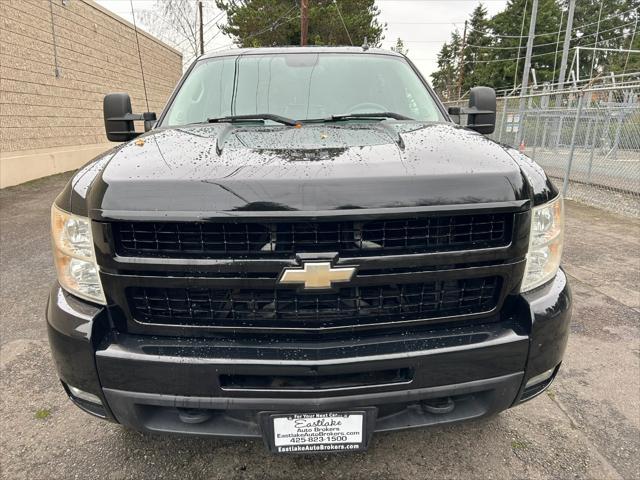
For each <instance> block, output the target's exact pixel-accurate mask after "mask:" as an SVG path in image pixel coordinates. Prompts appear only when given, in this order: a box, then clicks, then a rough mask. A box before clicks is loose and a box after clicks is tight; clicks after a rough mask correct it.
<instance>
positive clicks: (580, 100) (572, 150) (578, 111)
mask: <svg viewBox="0 0 640 480" xmlns="http://www.w3.org/2000/svg"><path fill="white" fill-rule="evenodd" d="M583 99H584V92H580V93H579V94H578V108H577V109H576V119H575V121H574V122H573V131H572V132H571V147H570V148H569V158H568V159H567V171H566V172H565V174H564V182H563V183H562V196H566V195H567V190H568V188H569V175H570V174H571V164H572V163H573V154H574V153H575V150H576V133H577V132H578V124H579V123H580V115H581V114H582V103H583Z"/></svg>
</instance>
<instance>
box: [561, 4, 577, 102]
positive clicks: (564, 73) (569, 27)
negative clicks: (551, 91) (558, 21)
mask: <svg viewBox="0 0 640 480" xmlns="http://www.w3.org/2000/svg"><path fill="white" fill-rule="evenodd" d="M575 9H576V0H569V15H568V17H567V30H566V32H565V34H564V44H563V45H562V59H561V60H560V75H559V76H558V90H562V89H563V88H564V84H565V82H566V81H567V60H568V59H569V44H570V43H571V30H573V14H574V12H575Z"/></svg>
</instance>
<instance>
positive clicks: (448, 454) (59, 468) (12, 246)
mask: <svg viewBox="0 0 640 480" xmlns="http://www.w3.org/2000/svg"><path fill="white" fill-rule="evenodd" d="M69 176H70V175H69V174H64V175H58V176H54V177H49V178H46V179H42V180H38V181H35V182H31V183H28V184H25V185H22V186H18V187H12V188H8V189H4V190H0V402H1V403H0V476H1V478H6V479H21V478H25V479H29V480H36V479H58V478H61V479H62V478H80V479H85V478H106V479H112V480H116V479H129V478H131V479H136V480H141V479H155V478H180V479H192V478H193V479H215V478H220V479H272V478H273V479H278V478H285V479H289V478H290V479H307V478H330V479H352V478H353V479H360V478H362V479H369V480H375V479H385V480H390V479H445V478H446V479H448V478H460V479H475V478H478V479H492V478H495V479H503V478H533V479H543V478H545V479H546V478H553V479H564V478H567V479H568V478H593V479H604V478H607V479H609V478H611V479H618V478H624V479H637V478H640V326H639V322H640V298H639V293H638V292H639V284H640V240H639V238H640V222H638V221H637V220H631V219H629V218H624V217H618V216H615V215H612V214H609V213H605V212H603V211H600V210H596V209H593V208H590V207H585V206H582V205H579V204H576V203H572V202H567V207H568V209H567V215H566V217H567V218H566V222H567V235H566V247H565V255H564V266H565V268H566V270H567V272H568V274H569V276H570V277H571V281H572V287H573V293H574V312H573V321H572V328H571V329H572V334H571V337H570V340H569V346H568V351H567V355H566V358H565V361H564V363H563V366H562V369H561V370H560V373H559V377H558V379H557V380H556V382H555V383H554V384H553V386H552V387H551V389H550V390H549V391H548V392H547V393H545V394H543V395H541V396H540V397H538V398H536V399H535V400H533V401H531V402H529V403H526V404H524V405H522V406H519V407H516V408H513V409H511V410H508V411H506V412H503V413H502V414H500V415H498V416H496V417H493V418H489V419H483V420H477V421H473V422H469V423H463V424H457V425H450V426H443V427H434V428H428V429H416V430H410V431H403V432H396V433H387V434H379V435H375V436H374V439H373V442H372V445H371V446H370V449H369V451H368V452H367V453H358V454H353V453H347V454H330V455H318V456H276V455H273V454H270V453H267V452H266V451H265V448H264V446H263V444H262V443H261V442H260V441H223V440H210V439H193V438H184V437H162V436H150V435H142V434H140V433H137V432H133V431H129V430H126V429H123V428H122V427H120V426H118V425H115V424H111V423H107V422H104V421H101V420H98V419H96V418H93V417H90V416H89V415H87V414H85V413H83V412H81V411H80V410H78V409H77V408H76V407H75V406H73V405H72V404H71V402H70V401H69V400H68V399H67V398H66V396H65V394H64V392H63V390H62V388H61V386H60V384H59V382H58V379H57V377H56V373H55V369H54V366H53V363H52V360H51V355H50V352H49V347H48V344H47V338H46V329H45V319H44V309H45V302H46V297H47V294H48V290H49V286H50V284H51V282H53V281H54V271H53V266H52V261H51V249H50V240H49V209H50V206H51V203H52V201H53V199H54V198H55V196H56V195H57V194H58V192H59V191H60V190H61V189H62V188H63V186H64V184H65V183H66V181H67V179H68V178H69Z"/></svg>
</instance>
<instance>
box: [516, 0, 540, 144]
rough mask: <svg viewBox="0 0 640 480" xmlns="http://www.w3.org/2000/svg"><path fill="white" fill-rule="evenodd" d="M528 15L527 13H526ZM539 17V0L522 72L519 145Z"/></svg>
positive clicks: (532, 11) (530, 27)
mask: <svg viewBox="0 0 640 480" xmlns="http://www.w3.org/2000/svg"><path fill="white" fill-rule="evenodd" d="M525 13H526V12H525ZM537 17H538V0H533V5H531V22H530V23H529V39H528V40H527V54H526V56H525V59H524V71H523V72H522V85H521V87H520V106H519V108H518V116H519V122H518V123H519V125H518V136H517V142H516V143H517V144H518V145H520V144H521V143H522V139H523V137H524V128H523V127H524V121H523V120H524V119H523V118H522V117H523V114H524V95H526V94H527V87H529V73H530V71H531V52H532V51H533V42H534V41H535V37H536V20H537Z"/></svg>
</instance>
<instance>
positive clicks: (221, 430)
mask: <svg viewBox="0 0 640 480" xmlns="http://www.w3.org/2000/svg"><path fill="white" fill-rule="evenodd" d="M570 311H571V295H570V291H569V287H568V285H567V280H566V276H565V274H564V273H563V272H562V271H560V272H559V273H558V275H557V276H556V278H555V280H553V281H552V282H550V283H549V284H547V285H545V286H543V287H540V288H538V289H536V290H535V291H533V292H529V293H527V294H523V295H519V296H517V297H513V298H512V299H511V301H510V302H509V303H508V305H506V306H505V308H503V311H502V312H501V313H500V314H499V317H498V318H492V319H488V320H491V321H487V323H486V324H480V325H478V324H476V325H468V326H451V327H448V328H438V329H436V328H434V327H431V329H430V330H424V331H412V332H411V333H410V334H408V335H407V334H406V333H404V334H397V335H389V334H384V335H382V334H378V335H376V336H370V337H363V336H360V337H354V338H353V339H345V338H339V339H334V340H327V339H323V340H322V341H320V340H317V339H316V340H308V339H306V340H299V339H294V338H292V339H288V340H287V341H283V340H273V339H266V338H260V337H255V338H247V339H241V340H240V339H234V340H230V339H228V338H219V339H216V338H206V339H191V338H173V337H149V336H142V335H131V334H122V333H118V332H117V331H116V330H115V329H114V328H113V326H112V325H111V321H110V317H109V312H108V309H106V308H104V307H98V306H93V305H90V304H88V303H86V302H83V301H81V300H78V299H76V298H75V297H72V296H71V295H68V294H67V293H65V292H64V291H62V290H61V289H60V287H59V286H57V285H56V286H54V288H53V289H52V292H51V296H50V299H49V304H48V307H47V321H48V330H49V339H50V344H51V348H52V352H53V356H54V359H55V362H56V365H57V368H58V373H59V376H60V378H61V380H62V382H63V384H65V385H71V386H73V387H76V388H78V389H81V390H83V391H85V392H88V393H91V394H93V395H96V396H97V397H98V398H100V400H101V402H102V405H101V406H95V405H90V404H89V403H87V402H85V401H83V400H82V399H78V398H75V397H73V396H71V398H72V400H74V401H75V402H76V404H78V406H80V407H81V408H83V409H85V410H87V411H89V412H90V413H93V414H95V415H98V416H104V417H105V418H108V419H110V420H112V421H116V422H119V423H122V424H124V425H127V426H129V427H132V428H135V429H138V430H142V431H151V432H164V433H181V434H196V435H215V436H228V437H259V436H261V434H262V430H261V427H260V420H259V419H260V416H261V415H260V414H261V412H265V411H273V412H285V413H290V412H291V413H293V412H312V411H343V410H353V409H358V408H367V409H369V410H370V411H372V412H373V414H372V415H373V416H374V417H375V425H374V428H373V429H374V430H375V431H388V430H397V429H401V428H410V427H418V426H427V425H433V424H440V423H448V422H454V421H460V420H466V419H471V418H478V417H482V416H486V415H490V414H493V413H496V412H499V411H501V410H504V409H506V408H509V407H510V406H512V405H514V404H517V403H520V402H522V401H525V400H528V399H529V398H532V397H533V396H535V395H536V394H539V393H540V392H541V391H543V389H544V388H546V387H547V386H548V384H549V383H550V380H549V381H547V382H546V383H545V384H544V385H541V386H538V387H537V388H536V389H532V388H527V389H525V388H524V387H525V385H526V383H527V381H528V380H529V379H531V378H533V377H535V376H536V375H539V374H541V373H543V372H545V371H548V370H550V369H555V370H554V374H555V372H556V371H557V367H558V366H559V364H560V362H561V361H562V356H563V354H564V350H565V347H566V342H567V337H568V331H569V320H570ZM265 379H268V381H265ZM358 379H366V380H361V381H359V380H358ZM311 386H313V387H314V388H310V387H311ZM67 391H69V390H68V389H67ZM443 400H446V401H447V402H449V403H448V404H451V405H453V408H440V407H439V406H441V405H442V404H443V403H442V402H443ZM194 410H195V411H197V412H201V413H202V412H205V414H206V415H205V416H204V417H198V418H199V420H198V421H188V420H189V418H192V419H193V418H194V417H193V416H192V417H188V415H191V413H192V412H193V411H194ZM185 412H187V414H186V416H185ZM203 418H204V420H203ZM185 419H186V420H187V421H185Z"/></svg>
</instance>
